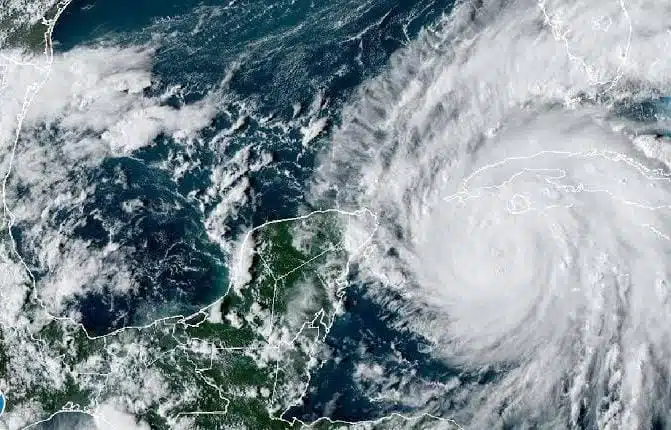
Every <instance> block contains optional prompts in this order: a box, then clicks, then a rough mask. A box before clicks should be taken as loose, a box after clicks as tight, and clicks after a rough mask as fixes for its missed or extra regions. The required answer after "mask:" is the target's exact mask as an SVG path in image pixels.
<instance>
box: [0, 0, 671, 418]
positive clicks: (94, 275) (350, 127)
mask: <svg viewBox="0 0 671 430" xmlns="http://www.w3.org/2000/svg"><path fill="white" fill-rule="evenodd" d="M668 12H669V11H668V10H666V9H665V6H664V5H663V4H662V3H659V4H652V3H650V4H646V5H644V6H641V5H640V4H633V3H632V4H629V3H628V2H606V1H603V2H600V1H595V2H592V3H574V2H573V3H570V2H562V1H559V0H547V1H543V2H534V1H528V2H527V1H518V2H499V1H490V2H487V1H476V2H452V1H440V0H435V1H430V0H417V1H391V0H379V1H373V0H370V1H365V0H364V1H350V0H336V1H317V0H314V1H301V0H293V1H290V0H287V1H275V2H268V1H265V2H262V1H238V0H232V1H228V2H225V3H221V2H214V1H197V2H196V1H180V2H173V3H171V2H165V1H149V0H141V1H134V2H131V1H122V2H111V1H104V2H94V1H77V0H75V1H73V2H72V3H71V4H70V5H69V6H68V8H67V10H66V11H65V13H64V14H63V15H62V17H61V18H60V20H59V21H58V24H57V26H56V28H55V30H54V34H53V39H54V42H55V45H54V48H55V56H54V62H53V64H52V69H51V70H52V79H51V80H47V82H48V84H47V86H45V87H44V88H43V89H42V91H41V98H38V101H37V102H36V103H34V104H33V105H32V106H31V109H30V111H29V114H28V115H27V116H26V118H25V121H24V124H23V125H24V126H23V128H22V133H21V136H20V139H19V141H18V145H17V147H18V150H17V152H16V165H18V166H21V168H20V169H15V170H13V171H12V177H11V178H10V179H11V181H10V185H11V186H10V188H9V192H8V193H9V194H8V197H9V198H10V200H11V201H12V203H13V205H12V210H13V212H14V213H15V214H16V219H17V224H15V225H14V226H13V235H14V236H13V239H14V240H15V243H16V245H17V247H18V250H19V253H20V255H21V256H22V258H23V260H24V262H25V263H26V265H27V267H28V268H30V269H31V273H32V274H33V275H34V276H35V279H36V280H37V282H36V283H34V284H33V286H34V287H35V288H38V289H39V291H38V292H36V293H35V294H31V293H30V282H28V281H27V280H25V279H21V278H20V276H16V278H17V279H18V280H17V281H16V282H15V283H16V284H17V285H19V284H20V285H27V286H26V287H25V288H26V290H25V291H24V290H17V291H18V293H17V294H15V296H16V297H17V299H15V300H14V301H15V302H17V303H18V302H21V301H22V300H24V301H25V302H26V303H30V302H31V301H32V300H38V298H37V297H39V300H42V303H41V304H42V305H43V307H44V309H46V310H47V311H48V312H50V313H51V314H52V315H57V316H66V317H69V318H71V319H73V320H76V321H78V322H81V323H82V325H83V326H84V328H85V329H86V330H87V331H88V333H89V334H90V335H103V334H108V333H110V332H112V331H115V330H117V329H120V328H122V327H127V326H129V325H143V324H147V323H149V322H152V321H154V320H155V319H157V318H161V317H166V316H173V315H180V314H181V315H185V314H190V313H192V312H194V311H196V310H198V309H200V308H201V307H203V306H204V305H207V304H209V303H212V302H213V300H215V298H218V297H220V296H221V295H222V294H225V293H226V290H227V288H228V286H229V284H230V281H231V279H236V277H237V276H240V275H241V274H240V273H236V271H237V270H233V269H232V266H231V264H232V262H233V261H235V259H236V256H237V255H240V256H243V254H244V253H245V252H246V249H245V246H244V244H243V243H241V238H243V237H245V234H246V233H247V232H249V230H250V229H251V228H253V227H255V226H259V225H261V224H263V223H264V222H266V221H271V220H278V219H282V218H287V217H294V216H297V215H301V214H305V213H308V212H309V211H311V210H315V209H324V208H334V207H336V208H339V209H343V210H347V211H352V212H353V211H356V210H360V209H362V208H365V209H366V210H367V211H370V212H367V213H370V214H374V215H375V216H363V217H358V216H357V217H349V216H348V217H347V221H346V222H344V223H343V224H342V225H341V226H340V227H342V231H339V232H338V234H341V235H342V238H343V239H344V240H343V242H342V246H343V247H344V248H345V250H346V251H349V255H350V256H356V257H353V260H352V265H351V266H350V265H348V266H347V267H348V269H351V271H350V272H348V275H349V278H348V281H349V285H348V287H349V288H348V289H347V290H346V296H345V297H344V302H343V303H342V304H343V309H342V311H343V312H342V314H341V315H339V317H338V318H336V319H335V320H334V323H333V325H332V326H331V327H330V331H329V332H328V334H327V335H326V336H325V340H324V345H323V346H324V347H323V348H320V349H319V350H318V352H317V354H318V357H317V358H318V359H319V360H318V363H319V366H318V367H316V368H314V369H313V370H312V371H311V374H310V381H309V384H308V386H307V389H306V391H305V392H304V393H303V395H301V393H302V391H301V393H299V392H298V391H300V390H302V388H303V387H302V386H301V385H300V381H299V382H298V383H297V385H296V387H299V388H300V390H299V388H296V387H293V386H292V387H291V388H292V389H294V390H295V391H296V392H293V393H290V395H288V396H287V397H288V398H290V400H289V401H293V399H296V402H297V403H296V404H294V405H293V406H292V407H289V408H288V409H284V407H285V406H286V404H284V405H283V409H282V410H283V411H284V412H283V415H282V418H284V419H285V420H294V419H300V420H303V421H313V420H316V419H319V418H320V417H328V418H330V419H332V420H342V421H348V422H351V421H357V422H359V421H362V420H369V421H370V420H377V419H378V418H382V417H385V416H390V414H393V413H400V414H405V415H407V416H414V417H421V416H423V415H422V414H430V416H429V415H426V416H423V417H424V418H426V417H429V418H430V420H432V421H431V424H430V425H429V426H430V428H433V427H431V425H435V426H443V425H445V426H448V427H449V426H450V424H449V423H448V421H447V420H448V419H455V420H457V421H458V422H459V423H464V426H465V427H467V428H476V429H478V428H585V429H592V428H595V429H596V428H623V429H629V428H669V426H671V424H669V423H670V422H671V420H670V419H669V416H668V410H669V408H668V406H669V405H670V404H671V392H670V391H669V390H668V384H667V381H668V380H669V374H668V373H669V372H668V369H667V368H668V366H667V365H666V364H665V363H668V358H669V352H668V351H670V350H671V349H670V348H669V346H668V339H669V333H667V331H668V330H669V329H668V327H671V324H669V321H670V318H669V315H671V312H670V310H671V305H670V304H669V303H671V300H669V297H671V291H669V289H668V285H669V282H670V281H669V273H671V269H669V265H668V262H667V258H666V257H667V256H668V255H669V253H671V247H670V246H668V243H669V235H668V231H669V229H671V217H670V216H669V215H668V214H667V212H668V210H669V206H668V203H667V202H668V199H669V195H671V194H670V193H671V186H669V185H668V184H669V177H670V174H669V172H670V171H671V168H669V166H671V151H669V149H668V148H669V146H668V143H669V140H668V137H669V136H670V135H671V134H670V133H669V130H670V129H671V122H669V118H670V117H671V108H670V106H671V103H670V99H669V94H671V80H669V79H668V73H667V71H668V68H669V67H671V62H669V60H667V59H666V58H665V57H660V56H659V55H658V53H657V52H661V51H662V50H663V48H664V47H667V46H668V43H669V40H671V39H669V37H668V34H669V33H668V29H667V24H666V23H665V21H664V19H661V17H663V16H665V14H668ZM604 47H607V48H604ZM667 62H668V63H669V64H667ZM9 63H10V62H8V64H9ZM17 64H18V63H17ZM17 67H18V68H19V69H21V68H22V67H23V69H21V70H22V71H25V70H32V72H34V73H36V74H39V73H43V71H42V70H41V69H40V68H39V67H32V66H31V67H26V66H24V65H19V66H17ZM10 69H11V67H8V68H7V70H10ZM33 69H34V70H33ZM3 70H4V69H3ZM1 72H3V73H4V71H1ZM32 72H31V73H32ZM31 77H32V75H31ZM3 79H4V75H3ZM14 79H15V80H16V81H17V82H22V81H21V80H20V79H18V78H15V77H14ZM3 82H4V81H3ZM8 88H9V87H8ZM5 90H6V89H5ZM10 90H11V88H10ZM19 96H21V97H22V96H23V95H22V94H18V96H16V97H14V99H15V100H21V97H19ZM7 99H8V100H10V99H11V97H8V98H7ZM12 100H13V99H12ZM0 126H3V123H0ZM373 232H374V233H373ZM371 235H372V236H371ZM369 240H370V241H369ZM362 243H367V244H368V245H369V246H367V247H366V248H365V252H361V253H360V249H359V246H360V245H361V244H362ZM0 251H2V249H0ZM259 255H261V254H259ZM259 258H260V259H263V258H262V257H259ZM241 260H244V258H241ZM241 262H242V261H241ZM264 264H265V262H264ZM241 265H242V264H241ZM266 268H268V267H266ZM573 268H575V269H576V270H572V269H573ZM236 269H237V268H236ZM269 270H270V269H269ZM242 276H243V277H244V274H242ZM19 293H20V294H19ZM12 297H14V296H12ZM309 299H310V298H309V297H307V298H306V301H309ZM274 301H275V297H274V296H273V308H272V309H273V310H272V311H271V312H274ZM31 304H32V303H31ZM15 308H20V306H18V307H15ZM215 308H216V307H215ZM208 312H209V310H208ZM208 315H209V317H208V320H209V318H213V319H216V318H219V319H221V315H217V314H216V312H213V313H212V314H209V313H208ZM202 316H205V313H203V314H202ZM227 316H228V315H227ZM215 317H216V318H215ZM231 317H238V316H236V315H231ZM315 321H316V320H314V321H313V323H314V322H315ZM231 323H232V321H231ZM232 324H233V323H232ZM301 327H304V326H301ZM310 328H316V329H317V331H318V332H320V330H321V329H322V326H317V327H310ZM301 330H302V328H301ZM320 333H321V332H320ZM123 334H124V335H125V334H126V333H123ZM271 334H274V333H272V331H271ZM120 337H123V336H120ZM297 339H298V335H297V337H296V338H294V339H293V340H291V341H288V340H286V339H283V342H284V341H286V342H285V344H287V345H289V344H291V343H293V342H298V340H297ZM194 344H195V346H194V347H193V348H194V349H196V347H202V348H206V347H207V345H206V344H205V343H203V344H201V343H199V342H198V341H196V342H194ZM294 346H295V345H294ZM177 349H178V348H176V349H175V350H174V351H176V350H177ZM260 351H261V352H260V354H262V355H263V354H265V353H266V352H267V351H265V350H262V349H260ZM200 352H202V350H201V351H200ZM112 354H114V351H113V350H112ZM198 372H199V370H197V373H198ZM296 379H299V378H296ZM265 382H266V381H262V383H265ZM290 382H293V381H290ZM262 383H260V385H259V387H260V386H261V384H262ZM255 384H256V383H255ZM259 387H256V386H255V387H251V388H252V390H251V391H247V392H245V393H244V395H248V396H249V397H252V396H253V397H254V398H257V396H258V395H259V393H260V394H261V396H263V397H264V398H268V396H265V395H264V394H263V391H260V390H261V388H259ZM264 388H265V387H264ZM283 388H286V387H283ZM257 389H258V390H259V391H257ZM266 389H267V388H266ZM274 390H275V388H273V395H272V399H275V391H274ZM250 392H251V393H252V394H249V393H250ZM281 392H282V391H281ZM29 394H30V393H29ZM219 394H220V396H219V397H220V398H223V397H221V393H219ZM240 394H241V393H240V392H238V393H236V395H240ZM27 398H30V395H28V396H27ZM240 398H242V396H240ZM299 398H300V400H301V401H300V402H299V401H298V399H299ZM7 400H8V401H9V402H11V396H10V397H9V398H8V399H7ZM238 400H239V399H238ZM8 405H11V403H8ZM107 406H109V405H107ZM238 406H239V405H238ZM264 412H265V411H264ZM65 415H66V414H63V416H62V417H61V416H60V415H57V416H56V418H55V419H54V420H53V421H52V423H51V424H45V425H47V426H48V425H53V426H56V427H57V426H65V427H67V426H68V425H69V424H68V423H69V421H68V419H69V418H67V417H66V416H65ZM73 416H74V415H73ZM144 418H145V417H144V416H143V417H142V419H144ZM200 418H202V417H200ZM265 418H267V417H265ZM73 419H75V420H77V421H78V422H79V421H82V422H81V423H79V424H80V425H82V426H86V425H88V424H86V423H88V422H89V421H90V420H89V419H88V418H86V417H85V416H83V415H82V416H81V417H75V418H73ZM205 419H207V417H205ZM421 419H423V418H420V420H421ZM204 422H207V421H204ZM403 422H404V423H405V424H407V425H408V426H410V425H411V422H412V420H404V421H403ZM273 423H274V424H277V425H278V426H281V425H284V424H286V423H281V422H280V421H277V420H276V421H273ZM378 424H380V425H381V426H382V427H384V425H385V424H384V422H382V423H378ZM73 425H74V424H73Z"/></svg>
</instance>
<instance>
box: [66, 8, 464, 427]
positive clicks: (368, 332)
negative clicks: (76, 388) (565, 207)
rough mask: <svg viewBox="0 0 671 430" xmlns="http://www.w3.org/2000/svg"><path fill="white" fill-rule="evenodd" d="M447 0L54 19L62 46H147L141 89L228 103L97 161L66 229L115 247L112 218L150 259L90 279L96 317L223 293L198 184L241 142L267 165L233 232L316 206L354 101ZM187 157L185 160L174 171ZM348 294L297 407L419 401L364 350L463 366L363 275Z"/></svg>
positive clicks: (380, 356)
mask: <svg viewBox="0 0 671 430" xmlns="http://www.w3.org/2000/svg"><path fill="white" fill-rule="evenodd" d="M451 3H452V2H451V1H449V0H416V1H411V0H407V1H406V0H403V1H399V0H395V1H392V0H375V1H372V0H363V1H361V0H356V1H350V0H335V1H333V0H329V1H324V0H310V1H308V0H292V1H288V0H287V1H285V0H276V1H267V0H263V1H250V0H247V1H244V0H243V1H235V0H233V1H229V2H222V1H192V0H183V1H164V0H133V1H127V0H123V1H109V0H108V1H95V2H91V1H86V0H75V1H73V2H72V3H71V4H70V6H69V7H68V8H67V10H66V12H65V13H64V14H63V15H62V16H61V18H60V20H59V21H58V24H57V26H56V28H55V31H54V34H53V39H54V42H55V50H56V54H57V55H61V54H67V53H68V52H73V51H76V50H78V49H82V48H90V49H96V48H103V47H122V48H133V47H137V49H147V50H151V84H150V85H148V86H146V87H145V88H144V89H143V90H142V91H143V92H144V93H145V94H146V96H147V97H160V96H161V95H163V94H166V93H171V91H172V93H174V94H175V95H173V96H168V97H164V101H163V103H164V104H167V105H172V106H175V107H184V106H189V105H194V104H197V103H198V102H199V101H202V100H204V99H207V98H208V97H209V98H210V99H211V98H214V99H216V100H215V104H216V109H217V114H216V115H215V116H214V117H213V119H212V121H211V122H210V124H209V125H208V126H207V127H205V128H204V129H202V130H200V131H199V132H198V138H197V139H195V140H193V141H191V142H190V144H189V145H188V147H187V148H185V147H184V145H182V144H181V143H179V142H175V141H174V139H172V138H171V136H169V135H159V136H158V137H157V138H156V139H155V140H154V142H153V144H152V145H150V146H145V147H143V148H139V149H137V150H135V151H132V152H131V153H128V154H124V155H122V156H116V157H109V158H108V159H106V160H105V161H104V162H103V163H101V164H100V165H98V166H96V167H95V168H94V169H91V170H90V171H87V172H86V173H85V174H86V175H88V177H87V179H86V180H87V181H88V182H90V183H94V184H96V188H95V193H94V194H93V195H92V196H91V197H90V198H88V199H87V201H86V202H85V203H84V204H83V206H82V213H83V214H84V216H85V217H86V218H85V221H84V222H81V223H79V226H78V228H77V229H76V230H75V231H71V232H68V234H70V235H73V236H76V237H78V238H81V239H82V240H86V241H91V242H92V243H94V244H97V246H99V247H100V248H103V247H105V246H106V245H107V243H108V238H109V237H110V235H111V230H112V229H113V230H114V236H115V243H117V244H119V245H120V246H122V247H126V248H128V249H133V251H132V252H133V258H134V261H136V262H137V264H138V266H140V267H142V268H143V273H144V275H142V276H141V278H140V281H139V283H140V285H141V288H140V291H139V292H138V293H137V294H133V295H115V296H109V295H106V294H89V295H87V296H86V297H85V298H84V299H82V300H81V301H80V302H79V303H77V304H76V307H77V309H78V311H79V312H80V314H81V320H82V322H83V324H84V326H85V327H86V328H87V330H88V331H89V332H90V333H92V334H104V333H108V332H110V331H112V330H114V329H118V328H120V327H123V326H127V325H137V324H144V323H147V322H150V321H151V320H152V319H155V318H159V317H164V316H169V315H174V314H179V313H182V314H185V313H188V312H192V311H194V310H196V309H198V308H199V307H202V306H203V305H206V304H208V303H210V302H211V301H212V300H214V299H215V298H216V297H218V296H219V295H221V294H222V293H225V291H226V288H227V285H228V280H229V275H230V271H229V268H228V266H227V264H228V262H229V261H230V258H229V257H230V255H227V253H226V251H225V250H222V249H221V248H222V247H221V246H220V244H218V243H216V241H213V240H212V238H211V236H209V235H208V233H207V231H206V230H207V222H206V218H207V216H208V214H210V213H211V212H212V211H214V210H215V206H216V205H215V203H216V201H214V200H211V201H209V202H208V201H206V200H205V199H201V198H199V197H201V196H203V195H204V194H206V193H207V192H208V191H207V190H208V188H209V187H211V186H212V183H211V182H212V179H211V178H212V172H213V171H214V170H216V169H217V167H218V166H221V165H227V163H229V162H230V161H231V160H234V159H236V157H240V153H241V151H243V150H244V158H245V159H244V162H245V163H246V165H247V166H258V167H255V168H253V169H247V170H245V172H244V179H241V177H235V174H232V176H234V178H233V179H232V180H231V181H232V182H235V181H241V180H244V181H246V183H245V185H244V186H241V187H240V188H237V189H241V190H242V192H243V193H244V196H242V197H240V196H238V200H241V201H242V203H241V204H239V205H238V206H236V209H235V212H234V214H233V215H232V216H229V217H226V218H225V220H222V221H221V222H222V223H224V224H225V228H226V234H225V236H224V241H225V240H230V241H231V242H233V241H234V240H235V239H236V238H238V237H239V236H240V234H241V233H242V231H243V230H245V229H247V228H250V227H253V226H257V225H260V224H262V223H263V222H265V221H269V220H276V219H281V218H287V217H291V216H295V215H298V214H300V213H305V212H307V211H310V210H312V209H316V208H314V207H312V206H311V204H310V203H309V199H308V198H307V193H308V190H309V182H310V180H311V177H312V175H313V169H315V167H316V155H317V154H319V153H321V152H323V151H324V150H327V149H328V147H329V143H330V140H329V136H330V131H331V130H332V128H333V127H334V126H337V124H338V123H339V120H340V117H339V115H340V109H341V108H342V106H343V104H344V103H346V102H347V100H348V98H349V97H350V96H351V95H352V93H353V91H354V90H355V89H356V87H357V86H358V85H359V84H361V83H362V82H363V81H364V80H366V79H367V78H370V77H373V76H375V75H376V74H378V73H379V72H380V71H381V70H382V69H383V68H384V67H386V65H387V63H388V60H389V58H390V56H391V55H392V54H393V53H394V52H395V51H397V50H398V49H399V48H402V47H403V46H405V45H406V44H408V43H409V42H410V41H411V40H413V39H414V38H416V37H417V36H418V34H419V33H420V32H422V31H427V29H430V28H431V26H432V25H434V24H435V23H436V22H437V20H438V19H439V18H440V17H441V16H442V15H443V14H445V13H449V11H450V7H451ZM175 88H176V89H177V90H174V89H175ZM171 89H172V90H171ZM227 131H230V133H229V132H227ZM131 132H132V130H131ZM222 135H225V143H221V142H223V140H222ZM269 156H270V158H271V160H270V161H268V157H269ZM175 171H181V172H183V174H181V175H179V176H178V177H175V175H173V173H174V172H175ZM120 178H121V179H120ZM233 188H234V187H233V186H231V187H230V189H233ZM220 197H221V196H220ZM223 198H226V196H225V192H224V196H223ZM137 201H140V202H141V205H139V206H138V208H136V209H135V210H134V211H132V212H128V211H124V210H122V207H123V206H124V202H137ZM203 201H205V203H203ZM322 204H324V205H328V204H329V203H328V202H323V203H322ZM64 216H68V215H64ZM110 297H112V298H110ZM345 308H346V312H345V314H344V315H343V316H342V318H340V319H338V320H337V321H336V323H335V325H334V327H333V330H332V331H331V333H330V334H329V336H328V338H327V345H328V346H329V347H330V348H331V349H332V354H333V355H332V356H331V357H330V358H329V359H327V360H326V361H325V364H324V366H323V367H322V368H321V369H319V370H318V371H317V372H316V374H315V375H313V378H312V380H311V384H310V388H309V390H308V393H309V394H308V396H307V398H306V401H305V403H304V405H302V406H297V407H295V408H293V409H291V410H290V411H288V412H287V414H285V415H286V416H285V418H294V417H295V418H300V419H304V420H311V419H315V418H316V417H319V416H329V417H331V418H333V419H341V420H347V421H359V420H364V419H375V418H379V417H381V416H383V415H385V414H387V413H390V412H411V410H412V408H411V407H410V406H407V405H406V406H397V403H398V402H396V401H394V399H391V398H389V399H381V400H379V401H375V400H371V399H370V398H369V397H368V395H369V394H368V391H376V390H377V389H378V388H379V387H375V386H361V384H360V383H358V382H357V381H356V380H357V379H358V376H357V373H356V366H357V365H362V364H365V363H373V362H381V363H383V364H384V365H385V367H387V368H388V369H389V370H387V372H390V371H393V372H399V374H404V375H410V374H412V375H413V378H416V379H419V380H422V381H426V383H427V384H434V383H443V382H444V381H449V380H450V378H451V377H452V376H454V375H453V373H454V372H455V371H454V369H450V368H448V367H447V366H446V365H445V364H442V363H439V362H436V361H434V360H432V359H431V357H430V354H429V353H428V351H424V350H423V349H422V346H423V344H422V340H421V339H418V338H417V336H412V335H409V334H407V333H406V332H404V331H403V330H400V329H395V328H393V327H392V326H391V324H388V323H389V322H390V321H391V319H393V318H392V317H391V316H390V315H386V314H385V311H384V310H383V309H382V308H380V307H379V305H378V304H376V303H375V302H373V301H371V300H369V299H367V298H366V293H365V286H364V285H359V286H356V287H352V289H351V291H350V294H349V295H348V299H347V302H346V307H345ZM390 357H392V358H393V359H392V358H390ZM371 366H372V364H371ZM436 381H437V382H436ZM440 381H443V382H440ZM407 383H408V382H407V381H406V382H403V381H399V384H407ZM392 388H393V387H385V390H386V391H389V390H390V389H392Z"/></svg>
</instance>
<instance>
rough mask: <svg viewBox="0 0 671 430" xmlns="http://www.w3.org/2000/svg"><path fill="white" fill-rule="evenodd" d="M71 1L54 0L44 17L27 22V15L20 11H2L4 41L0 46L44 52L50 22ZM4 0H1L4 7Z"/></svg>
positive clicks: (0, 14)
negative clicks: (21, 13)
mask: <svg viewBox="0 0 671 430" xmlns="http://www.w3.org/2000/svg"><path fill="white" fill-rule="evenodd" d="M68 3H69V1H66V0H54V1H53V4H52V5H51V6H50V7H48V8H47V9H46V13H45V14H44V16H43V19H41V20H38V21H37V22H25V17H24V16H22V15H20V14H18V13H11V12H9V13H2V11H0V34H4V35H5V38H4V41H3V42H2V43H1V44H0V48H18V49H24V50H26V51H30V52H36V53H39V52H42V51H44V49H45V47H46V46H47V39H46V37H47V35H46V33H47V31H48V30H49V23H50V22H52V21H53V20H54V18H55V17H56V16H58V14H59V13H60V12H61V11H62V10H63V9H64V8H65V7H66V5H67V4H68ZM2 4H3V1H0V8H2Z"/></svg>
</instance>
